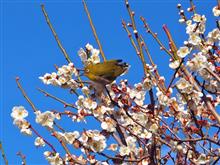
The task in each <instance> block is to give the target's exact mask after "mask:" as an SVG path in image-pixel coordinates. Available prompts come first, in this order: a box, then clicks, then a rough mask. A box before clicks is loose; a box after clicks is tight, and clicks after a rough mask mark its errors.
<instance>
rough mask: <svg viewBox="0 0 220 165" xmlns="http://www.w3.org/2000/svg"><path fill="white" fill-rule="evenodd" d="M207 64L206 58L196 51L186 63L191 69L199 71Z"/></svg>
mask: <svg viewBox="0 0 220 165" xmlns="http://www.w3.org/2000/svg"><path fill="white" fill-rule="evenodd" d="M206 64H207V58H206V57H205V56H204V55H202V54H201V53H198V54H196V55H195V56H194V58H192V59H191V60H190V61H187V63H186V65H187V66H188V67H189V68H190V69H191V70H192V71H200V70H202V69H203V68H204V67H206Z"/></svg>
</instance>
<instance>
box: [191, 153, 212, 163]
mask: <svg viewBox="0 0 220 165" xmlns="http://www.w3.org/2000/svg"><path fill="white" fill-rule="evenodd" d="M194 162H195V163H197V164H207V163H209V162H210V159H209V158H208V157H207V156H206V155H205V154H200V155H199V157H198V158H197V159H195V158H194Z"/></svg>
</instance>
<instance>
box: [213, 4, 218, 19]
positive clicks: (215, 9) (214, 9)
mask: <svg viewBox="0 0 220 165" xmlns="http://www.w3.org/2000/svg"><path fill="white" fill-rule="evenodd" d="M212 12H213V14H214V16H216V17H219V16H220V9H219V7H218V6H215V7H213V9H212Z"/></svg>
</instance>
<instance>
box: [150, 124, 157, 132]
mask: <svg viewBox="0 0 220 165" xmlns="http://www.w3.org/2000/svg"><path fill="white" fill-rule="evenodd" d="M158 128H159V127H158V125H157V124H155V123H154V124H152V125H151V126H150V129H149V130H150V131H151V132H153V133H156V132H157V130H158Z"/></svg>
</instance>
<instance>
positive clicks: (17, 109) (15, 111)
mask: <svg viewBox="0 0 220 165" xmlns="http://www.w3.org/2000/svg"><path fill="white" fill-rule="evenodd" d="M27 116H28V111H27V110H26V109H25V108H24V107H23V106H14V107H13V108H12V113H11V117H12V118H13V119H19V120H22V119H24V118H25V117H27Z"/></svg>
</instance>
